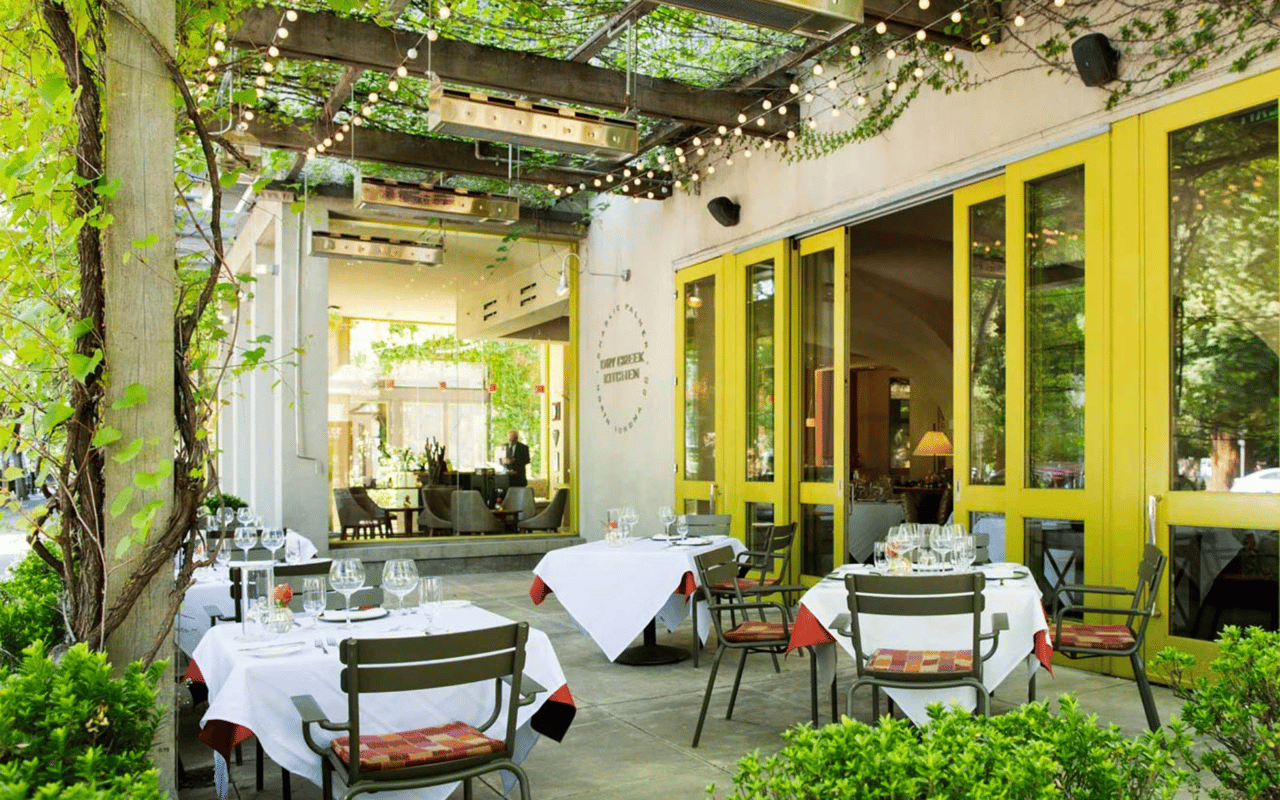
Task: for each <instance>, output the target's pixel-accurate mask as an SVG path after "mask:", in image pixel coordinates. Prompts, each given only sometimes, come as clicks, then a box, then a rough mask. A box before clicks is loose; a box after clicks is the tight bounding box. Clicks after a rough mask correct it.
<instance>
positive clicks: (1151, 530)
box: [1147, 494, 1160, 544]
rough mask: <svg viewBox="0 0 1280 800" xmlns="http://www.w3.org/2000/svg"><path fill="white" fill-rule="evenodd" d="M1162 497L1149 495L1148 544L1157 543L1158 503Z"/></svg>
mask: <svg viewBox="0 0 1280 800" xmlns="http://www.w3.org/2000/svg"><path fill="white" fill-rule="evenodd" d="M1159 502H1160V498H1159V497H1157V496H1155V495H1154V494H1149V495H1147V544H1155V543H1156V505H1157V504H1158V503H1159Z"/></svg>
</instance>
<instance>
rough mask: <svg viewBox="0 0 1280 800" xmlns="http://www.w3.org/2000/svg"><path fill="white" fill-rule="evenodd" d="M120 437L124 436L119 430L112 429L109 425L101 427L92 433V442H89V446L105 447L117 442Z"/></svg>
mask: <svg viewBox="0 0 1280 800" xmlns="http://www.w3.org/2000/svg"><path fill="white" fill-rule="evenodd" d="M122 436H124V434H123V433H121V432H120V429H119V428H114V427H112V426H110V425H103V426H102V427H101V428H98V430H97V431H95V432H94V434H93V441H92V442H90V444H91V445H92V446H93V447H106V446H107V445H109V444H113V443H114V442H117V441H119V440H120V437H122Z"/></svg>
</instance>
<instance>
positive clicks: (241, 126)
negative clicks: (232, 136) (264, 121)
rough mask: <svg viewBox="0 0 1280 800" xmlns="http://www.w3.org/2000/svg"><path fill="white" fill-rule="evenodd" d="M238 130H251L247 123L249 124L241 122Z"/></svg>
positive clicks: (237, 127) (237, 126)
mask: <svg viewBox="0 0 1280 800" xmlns="http://www.w3.org/2000/svg"><path fill="white" fill-rule="evenodd" d="M236 130H238V131H247V130H249V123H247V122H241V123H240V124H239V125H236Z"/></svg>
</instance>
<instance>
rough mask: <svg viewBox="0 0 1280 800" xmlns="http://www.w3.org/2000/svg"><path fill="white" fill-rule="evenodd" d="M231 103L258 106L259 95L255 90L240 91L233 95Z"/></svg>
mask: <svg viewBox="0 0 1280 800" xmlns="http://www.w3.org/2000/svg"><path fill="white" fill-rule="evenodd" d="M231 101H232V102H234V103H245V104H247V105H252V106H256V105H257V104H258V94H257V92H255V91H254V90H253V89H238V90H237V91H235V92H233V93H232V95H231Z"/></svg>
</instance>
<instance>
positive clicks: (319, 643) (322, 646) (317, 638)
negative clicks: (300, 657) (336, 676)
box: [316, 636, 329, 655]
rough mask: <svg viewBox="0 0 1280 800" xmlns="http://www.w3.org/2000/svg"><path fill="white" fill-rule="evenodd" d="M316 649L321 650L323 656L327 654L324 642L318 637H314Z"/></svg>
mask: <svg viewBox="0 0 1280 800" xmlns="http://www.w3.org/2000/svg"><path fill="white" fill-rule="evenodd" d="M316 647H319V648H320V649H321V650H323V651H324V652H325V655H328V654H329V648H327V647H325V646H324V640H323V639H321V638H320V637H319V636H317V637H316Z"/></svg>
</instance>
